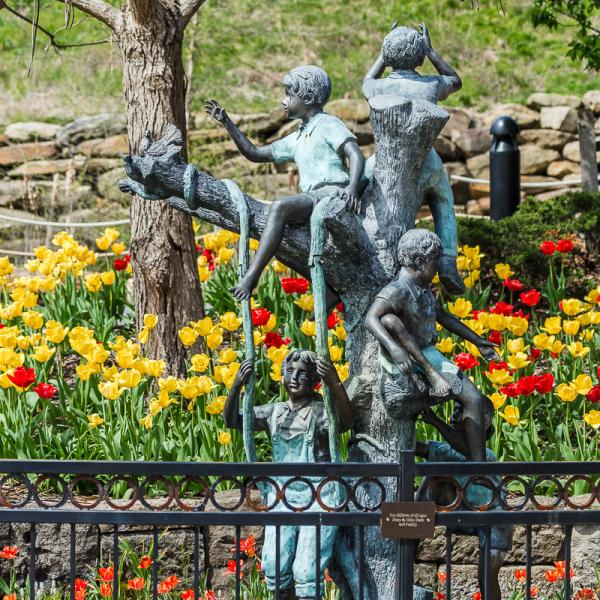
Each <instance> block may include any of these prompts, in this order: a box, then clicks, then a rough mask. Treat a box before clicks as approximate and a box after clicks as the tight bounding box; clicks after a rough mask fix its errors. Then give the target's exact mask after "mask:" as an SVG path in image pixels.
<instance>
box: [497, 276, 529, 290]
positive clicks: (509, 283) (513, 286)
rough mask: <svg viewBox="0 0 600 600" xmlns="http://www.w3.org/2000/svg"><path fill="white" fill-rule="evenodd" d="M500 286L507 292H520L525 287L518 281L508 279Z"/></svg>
mask: <svg viewBox="0 0 600 600" xmlns="http://www.w3.org/2000/svg"><path fill="white" fill-rule="evenodd" d="M502 285H503V286H504V287H505V288H506V289H507V290H508V291H509V292H522V291H523V290H524V289H525V286H524V285H523V284H522V283H521V282H520V281H519V280H518V279H509V278H506V279H505V280H504V281H503V282H502Z"/></svg>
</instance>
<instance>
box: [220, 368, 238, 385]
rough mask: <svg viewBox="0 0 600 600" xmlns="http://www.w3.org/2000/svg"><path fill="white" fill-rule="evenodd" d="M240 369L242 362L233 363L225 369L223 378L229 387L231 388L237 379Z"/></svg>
mask: <svg viewBox="0 0 600 600" xmlns="http://www.w3.org/2000/svg"><path fill="white" fill-rule="evenodd" d="M239 369H240V363H231V364H230V365H229V366H228V367H227V370H226V371H223V373H222V378H223V383H224V384H225V387H226V388H227V389H231V386H232V385H233V382H234V381H235V376H236V375H237V372H238V371H239Z"/></svg>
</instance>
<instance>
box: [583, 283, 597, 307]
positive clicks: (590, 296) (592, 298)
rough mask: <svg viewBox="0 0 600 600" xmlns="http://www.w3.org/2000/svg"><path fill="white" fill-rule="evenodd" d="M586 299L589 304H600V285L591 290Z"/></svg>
mask: <svg viewBox="0 0 600 600" xmlns="http://www.w3.org/2000/svg"><path fill="white" fill-rule="evenodd" d="M585 299H586V301H587V302H589V303H590V304H592V305H594V304H600V285H598V286H596V287H595V288H593V289H591V290H590V291H589V292H588V293H587V295H586V297H585Z"/></svg>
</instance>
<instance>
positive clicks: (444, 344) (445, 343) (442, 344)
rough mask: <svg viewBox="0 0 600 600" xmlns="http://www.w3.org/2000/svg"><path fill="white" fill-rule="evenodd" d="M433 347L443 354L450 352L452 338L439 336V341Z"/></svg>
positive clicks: (452, 345)
mask: <svg viewBox="0 0 600 600" xmlns="http://www.w3.org/2000/svg"><path fill="white" fill-rule="evenodd" d="M435 347H436V348H437V349H438V350H439V351H440V352H442V353H443V354H450V352H452V349H453V348H454V342H453V341H452V338H449V337H445V338H440V341H439V342H438V343H437V344H436V345H435Z"/></svg>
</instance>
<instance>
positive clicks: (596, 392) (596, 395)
mask: <svg viewBox="0 0 600 600" xmlns="http://www.w3.org/2000/svg"><path fill="white" fill-rule="evenodd" d="M586 398H587V399H588V400H589V401H590V402H594V403H596V402H600V385H595V386H594V387H593V388H592V389H591V390H590V391H589V392H588V394H587V396H586Z"/></svg>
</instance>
